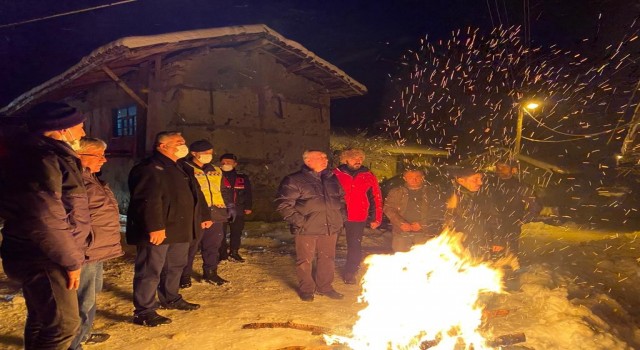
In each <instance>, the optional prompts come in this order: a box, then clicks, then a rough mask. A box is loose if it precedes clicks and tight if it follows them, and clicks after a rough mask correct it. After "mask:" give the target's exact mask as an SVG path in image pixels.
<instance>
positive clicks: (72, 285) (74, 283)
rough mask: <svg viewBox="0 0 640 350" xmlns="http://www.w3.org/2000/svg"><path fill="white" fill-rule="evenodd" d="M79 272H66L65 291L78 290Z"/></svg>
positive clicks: (78, 270)
mask: <svg viewBox="0 0 640 350" xmlns="http://www.w3.org/2000/svg"><path fill="white" fill-rule="evenodd" d="M80 271H81V269H77V270H73V271H67V289H69V290H78V287H80Z"/></svg>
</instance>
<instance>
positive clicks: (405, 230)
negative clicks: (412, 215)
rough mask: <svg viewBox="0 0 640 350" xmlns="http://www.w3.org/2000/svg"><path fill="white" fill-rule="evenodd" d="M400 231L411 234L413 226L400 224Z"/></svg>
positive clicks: (404, 223)
mask: <svg viewBox="0 0 640 350" xmlns="http://www.w3.org/2000/svg"><path fill="white" fill-rule="evenodd" d="M400 230H401V231H402V232H409V231H411V224H410V223H408V222H403V223H402V224H400Z"/></svg>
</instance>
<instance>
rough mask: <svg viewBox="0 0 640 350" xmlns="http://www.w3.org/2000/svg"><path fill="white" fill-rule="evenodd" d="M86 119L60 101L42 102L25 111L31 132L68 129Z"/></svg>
mask: <svg viewBox="0 0 640 350" xmlns="http://www.w3.org/2000/svg"><path fill="white" fill-rule="evenodd" d="M86 119H87V118H86V117H85V116H84V115H83V114H82V113H80V112H79V111H78V110H77V109H75V108H73V107H71V106H69V105H68V104H66V103H61V102H42V103H39V104H37V105H35V106H33V107H32V108H31V109H30V110H29V112H27V126H28V127H29V130H30V131H31V132H45V131H54V130H62V129H68V128H70V127H72V126H76V125H78V124H81V123H82V122H84V121H85V120H86Z"/></svg>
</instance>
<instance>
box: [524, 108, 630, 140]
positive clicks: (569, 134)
mask: <svg viewBox="0 0 640 350" xmlns="http://www.w3.org/2000/svg"><path fill="white" fill-rule="evenodd" d="M525 112H527V115H528V116H529V118H531V119H533V120H535V121H536V123H538V125H540V126H542V127H544V128H545V129H547V130H549V131H552V132H555V133H556V134H560V135H564V136H573V137H583V138H589V137H593V136H598V135H603V134H608V133H610V132H612V131H616V130H621V129H624V128H626V127H627V126H629V125H631V122H629V123H626V124H624V125H621V126H620V125H618V126H616V127H615V128H613V129H609V130H605V131H600V132H596V133H593V134H572V133H567V132H562V131H558V130H555V129H552V128H550V127H548V126H547V125H545V124H544V123H543V122H542V121H540V120H538V119H536V118H535V117H534V116H533V115H531V113H529V111H526V110H525Z"/></svg>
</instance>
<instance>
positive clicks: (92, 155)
mask: <svg viewBox="0 0 640 350" xmlns="http://www.w3.org/2000/svg"><path fill="white" fill-rule="evenodd" d="M80 155H81V156H88V157H98V158H102V159H107V157H106V156H105V155H104V154H91V153H80Z"/></svg>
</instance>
